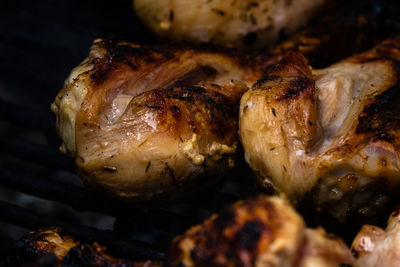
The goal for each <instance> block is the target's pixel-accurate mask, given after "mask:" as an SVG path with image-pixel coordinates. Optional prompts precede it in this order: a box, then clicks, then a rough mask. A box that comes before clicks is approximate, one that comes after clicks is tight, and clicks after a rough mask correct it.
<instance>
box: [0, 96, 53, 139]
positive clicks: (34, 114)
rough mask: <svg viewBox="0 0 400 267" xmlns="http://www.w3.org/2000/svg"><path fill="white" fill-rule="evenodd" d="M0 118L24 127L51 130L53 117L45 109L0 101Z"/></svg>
mask: <svg viewBox="0 0 400 267" xmlns="http://www.w3.org/2000/svg"><path fill="white" fill-rule="evenodd" d="M0 118H1V119H3V120H6V121H8V122H11V123H14V124H18V125H21V126H24V127H31V128H34V129H40V130H44V131H45V132H49V129H53V125H54V123H53V121H54V117H52V116H50V112H49V111H48V110H47V109H38V108H33V107H26V106H21V105H17V104H14V103H11V102H8V101H4V100H2V99H0Z"/></svg>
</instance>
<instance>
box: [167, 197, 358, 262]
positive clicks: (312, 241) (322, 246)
mask: <svg viewBox="0 0 400 267" xmlns="http://www.w3.org/2000/svg"><path fill="white" fill-rule="evenodd" d="M353 260H354V259H353V257H352V255H351V252H350V250H349V248H348V247H347V246H346V245H345V243H344V242H343V241H342V240H341V239H339V238H336V237H334V236H332V235H328V234H327V233H326V232H325V231H324V230H323V229H321V228H319V229H308V228H306V226H305V223H304V221H303V219H302V218H301V217H300V216H299V215H298V214H297V213H296V211H295V210H294V209H293V208H292V207H291V206H290V204H289V203H288V202H287V201H285V200H284V199H283V198H278V197H265V196H264V197H257V198H252V199H249V200H247V201H239V202H237V203H236V204H234V205H233V206H231V207H228V208H227V209H225V210H224V211H222V212H221V213H220V214H216V215H213V216H212V217H211V218H209V219H208V220H206V221H205V222H204V223H203V224H201V225H198V226H194V227H192V228H191V229H189V230H188V231H187V232H186V233H184V234H183V235H182V236H179V237H177V238H175V239H174V240H173V241H172V243H171V247H170V251H169V262H170V264H171V266H231V267H233V266H246V267H250V266H259V267H262V266H268V267H272V266H277V267H278V266H279V267H285V266H288V267H289V266H290V267H294V266H303V267H306V266H309V267H311V266H324V267H330V266H332V267H333V266H336V267H337V266H340V265H341V264H351V263H352V262H353Z"/></svg>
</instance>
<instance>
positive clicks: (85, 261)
mask: <svg viewBox="0 0 400 267" xmlns="http://www.w3.org/2000/svg"><path fill="white" fill-rule="evenodd" d="M13 264H14V265H16V266H98V267H160V266H162V265H161V263H156V262H151V261H145V262H134V261H131V260H126V259H117V258H114V257H113V256H110V255H109V254H107V253H106V249H105V248H104V247H102V246H100V245H99V244H97V243H93V244H91V245H90V244H82V243H81V242H79V241H76V240H74V239H72V238H71V237H70V236H68V235H67V234H65V233H64V231H63V230H62V229H61V228H57V227H52V228H48V229H41V230H38V231H37V232H30V233H27V234H25V236H24V237H23V238H22V239H21V240H20V241H19V242H18V251H17V257H16V258H15V262H13Z"/></svg>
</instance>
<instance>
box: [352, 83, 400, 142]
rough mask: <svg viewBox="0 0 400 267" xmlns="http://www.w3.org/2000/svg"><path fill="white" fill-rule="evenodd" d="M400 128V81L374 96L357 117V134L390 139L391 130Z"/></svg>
mask: <svg viewBox="0 0 400 267" xmlns="http://www.w3.org/2000/svg"><path fill="white" fill-rule="evenodd" d="M398 129H400V83H399V82H397V84H396V85H395V86H394V87H392V88H390V89H388V90H386V91H385V92H383V93H382V94H380V95H378V96H376V97H375V99H374V101H373V102H372V103H371V104H369V105H368V106H366V107H365V108H364V110H363V111H362V112H361V114H360V116H359V117H358V125H357V128H356V133H357V134H373V135H374V137H375V138H378V139H382V140H388V139H389V140H392V135H391V134H390V133H387V132H388V131H391V130H398Z"/></svg>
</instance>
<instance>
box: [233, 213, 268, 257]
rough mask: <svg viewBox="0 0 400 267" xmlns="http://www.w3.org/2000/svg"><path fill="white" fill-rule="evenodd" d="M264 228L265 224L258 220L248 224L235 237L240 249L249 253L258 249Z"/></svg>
mask: <svg viewBox="0 0 400 267" xmlns="http://www.w3.org/2000/svg"><path fill="white" fill-rule="evenodd" d="M263 227H264V225H263V223H261V222H259V221H258V220H254V221H250V222H246V223H245V224H244V226H243V227H242V228H241V229H240V230H239V231H238V232H237V233H236V236H235V239H236V244H237V245H238V247H239V248H241V249H245V250H247V251H253V250H254V249H256V248H257V245H258V242H259V239H260V236H261V233H262V231H263Z"/></svg>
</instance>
